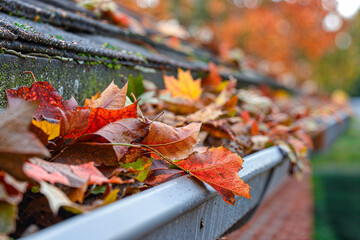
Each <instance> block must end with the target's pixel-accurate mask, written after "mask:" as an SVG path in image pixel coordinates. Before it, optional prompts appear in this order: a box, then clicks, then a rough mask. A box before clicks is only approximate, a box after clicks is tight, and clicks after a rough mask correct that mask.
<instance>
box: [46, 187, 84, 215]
mask: <svg viewBox="0 0 360 240" xmlns="http://www.w3.org/2000/svg"><path fill="white" fill-rule="evenodd" d="M40 192H41V193H42V194H44V195H45V197H46V198H47V200H48V202H49V206H50V209H51V210H52V212H53V213H55V214H57V213H58V211H59V208H60V207H69V208H70V209H73V210H74V211H76V212H79V213H80V212H82V210H81V209H80V208H79V206H77V205H76V204H75V203H73V202H72V201H71V200H70V199H69V198H68V197H67V196H66V194H65V193H64V192H62V191H61V190H60V189H59V188H57V187H55V186H53V185H51V184H48V183H47V182H44V181H41V182H40Z"/></svg>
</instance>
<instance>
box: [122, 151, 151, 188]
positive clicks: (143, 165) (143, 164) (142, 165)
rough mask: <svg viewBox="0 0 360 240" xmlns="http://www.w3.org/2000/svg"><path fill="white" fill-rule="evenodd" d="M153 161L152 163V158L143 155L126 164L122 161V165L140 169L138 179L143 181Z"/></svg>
mask: <svg viewBox="0 0 360 240" xmlns="http://www.w3.org/2000/svg"><path fill="white" fill-rule="evenodd" d="M144 159H145V161H144ZM151 163H152V160H151V159H148V158H145V157H142V158H138V159H137V161H135V162H130V163H126V164H123V163H121V167H123V168H132V169H134V170H137V171H140V172H139V174H138V176H137V177H136V179H137V180H139V181H140V182H143V181H144V180H145V179H146V177H147V175H148V173H149V170H150V166H151Z"/></svg>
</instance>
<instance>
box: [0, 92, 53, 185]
mask: <svg viewBox="0 0 360 240" xmlns="http://www.w3.org/2000/svg"><path fill="white" fill-rule="evenodd" d="M36 109H37V104H36V103H32V102H25V101H24V100H22V99H13V100H12V105H11V106H10V107H9V108H8V109H7V110H6V111H5V112H4V113H3V114H1V115H0V168H1V169H3V170H5V171H6V172H9V173H11V175H13V176H14V177H16V178H17V179H19V180H26V179H27V178H26V176H25V175H24V173H23V171H22V164H23V163H24V162H25V161H26V160H27V159H28V158H29V157H33V156H39V157H43V156H46V157H48V156H50V153H49V152H48V150H47V149H46V148H45V146H44V145H43V144H42V143H41V142H40V141H39V140H38V138H37V137H36V135H35V134H34V133H32V132H30V131H29V126H30V124H31V119H32V116H33V114H34V113H35V111H36Z"/></svg>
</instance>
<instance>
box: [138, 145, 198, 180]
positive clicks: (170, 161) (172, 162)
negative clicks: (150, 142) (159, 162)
mask: <svg viewBox="0 0 360 240" xmlns="http://www.w3.org/2000/svg"><path fill="white" fill-rule="evenodd" d="M141 146H142V147H143V148H146V149H149V150H150V151H152V152H154V153H156V154H157V155H158V156H159V157H162V158H163V159H164V160H165V161H167V162H168V163H170V164H173V165H175V166H176V167H178V168H180V169H181V170H183V171H184V172H186V173H188V174H190V175H192V174H191V172H190V171H189V170H187V169H185V168H182V167H180V166H179V165H177V164H176V163H175V162H174V161H172V160H171V159H169V158H167V157H165V156H164V155H163V154H162V153H161V152H159V151H158V150H156V149H154V148H152V147H149V146H147V145H141Z"/></svg>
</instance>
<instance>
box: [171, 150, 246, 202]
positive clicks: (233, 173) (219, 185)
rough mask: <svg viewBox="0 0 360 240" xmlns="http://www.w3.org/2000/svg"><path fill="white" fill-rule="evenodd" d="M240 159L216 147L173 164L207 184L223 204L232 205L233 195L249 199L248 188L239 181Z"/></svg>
mask: <svg viewBox="0 0 360 240" xmlns="http://www.w3.org/2000/svg"><path fill="white" fill-rule="evenodd" d="M242 163H243V160H242V158H241V157H239V156H238V155H236V154H235V153H233V152H231V151H230V150H228V149H226V148H223V147H218V148H210V149H209V150H208V151H206V152H205V153H197V152H195V153H193V154H191V155H190V157H188V158H187V159H184V160H180V161H178V162H176V163H175V165H176V166H179V167H181V168H183V169H186V170H187V171H189V172H190V174H191V175H193V176H194V177H196V178H197V179H199V180H201V181H203V182H206V183H208V184H209V185H210V186H212V187H213V188H214V189H215V190H216V191H217V192H219V193H220V195H221V196H222V198H223V199H224V201H225V202H227V203H230V204H232V205H234V203H235V197H234V195H238V196H242V197H246V198H251V197H250V186H249V185H248V184H247V183H245V182H244V181H243V180H241V179H240V177H239V175H238V172H239V171H240V169H241V168H242Z"/></svg>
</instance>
